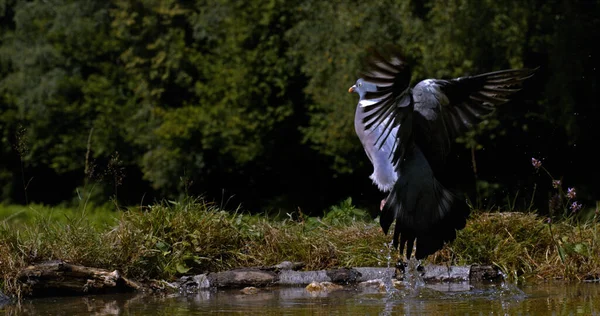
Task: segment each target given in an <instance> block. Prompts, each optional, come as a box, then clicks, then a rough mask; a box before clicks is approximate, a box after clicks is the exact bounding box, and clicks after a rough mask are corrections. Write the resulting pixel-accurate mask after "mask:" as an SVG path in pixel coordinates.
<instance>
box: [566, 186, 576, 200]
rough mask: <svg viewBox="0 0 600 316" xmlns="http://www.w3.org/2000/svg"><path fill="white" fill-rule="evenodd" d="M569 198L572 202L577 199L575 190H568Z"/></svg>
mask: <svg viewBox="0 0 600 316" xmlns="http://www.w3.org/2000/svg"><path fill="white" fill-rule="evenodd" d="M567 197H568V198H569V199H571V200H572V199H574V198H575V197H577V192H575V188H569V189H568V190H567Z"/></svg>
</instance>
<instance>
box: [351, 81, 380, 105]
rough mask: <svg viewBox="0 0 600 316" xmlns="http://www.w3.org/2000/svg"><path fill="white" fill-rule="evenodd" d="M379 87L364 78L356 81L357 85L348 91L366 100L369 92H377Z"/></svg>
mask: <svg viewBox="0 0 600 316" xmlns="http://www.w3.org/2000/svg"><path fill="white" fill-rule="evenodd" d="M376 91H377V85H375V84H374V83H372V82H368V81H365V80H364V79H363V78H359V79H358V80H356V83H355V84H354V85H353V86H352V87H350V88H349V89H348V92H356V93H358V95H359V97H360V99H361V100H362V99H364V97H365V95H366V94H367V92H376Z"/></svg>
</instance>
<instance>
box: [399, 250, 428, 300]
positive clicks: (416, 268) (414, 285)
mask: <svg viewBox="0 0 600 316" xmlns="http://www.w3.org/2000/svg"><path fill="white" fill-rule="evenodd" d="M422 271H423V269H422V267H421V260H417V259H415V257H412V258H410V260H408V263H407V264H406V268H405V271H404V283H405V285H406V287H407V288H408V289H409V290H410V291H411V294H412V296H416V295H418V294H419V290H420V289H421V288H422V287H424V286H425V280H424V279H423V273H422Z"/></svg>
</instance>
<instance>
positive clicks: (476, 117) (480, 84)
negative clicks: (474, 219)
mask: <svg viewBox="0 0 600 316" xmlns="http://www.w3.org/2000/svg"><path fill="white" fill-rule="evenodd" d="M536 70H537V68H536V69H527V68H524V69H507V70H500V71H495V72H489V73H484V74H479V75H473V76H465V77H460V78H454V79H425V80H422V81H420V82H418V83H417V84H416V85H415V86H414V87H412V88H411V87H410V81H411V70H410V67H409V65H408V63H407V62H406V61H405V58H404V57H403V56H402V54H401V53H400V50H399V49H397V48H394V49H392V50H388V51H387V52H385V53H384V52H378V51H371V56H370V57H369V58H368V59H367V62H366V65H365V69H364V70H363V71H362V73H361V75H360V78H359V79H358V80H357V81H356V83H355V84H354V85H353V86H351V87H350V88H349V89H348V91H349V92H355V93H358V95H359V102H358V105H357V107H356V113H355V119H354V127H355V130H356V134H357V136H358V138H359V139H360V141H361V143H362V145H363V147H364V149H365V152H366V154H367V156H368V158H369V160H370V161H371V163H372V164H373V169H374V170H373V174H372V175H371V176H370V178H371V179H372V180H373V183H374V184H375V185H377V187H378V188H379V190H380V191H382V192H384V193H385V194H387V197H386V198H385V199H384V200H382V202H381V214H380V225H381V228H382V229H383V232H384V233H385V234H387V233H388V230H389V228H390V226H391V224H392V223H393V222H394V220H395V221H396V226H395V229H394V235H393V240H392V241H393V246H394V248H396V249H397V248H398V246H400V254H401V255H403V253H404V249H405V247H406V258H407V260H410V258H411V255H412V250H413V246H414V244H415V242H416V250H415V258H416V259H417V260H421V259H424V258H425V257H427V256H428V255H431V254H433V253H435V252H436V251H438V250H440V249H441V248H442V247H443V245H444V243H445V242H450V241H453V240H454V239H455V238H456V231H457V230H460V229H462V228H464V227H465V225H466V220H467V217H468V216H469V213H470V208H469V206H468V205H467V203H466V201H465V199H464V197H463V196H461V195H460V194H459V193H458V192H456V191H455V190H454V189H451V188H450V187H452V183H448V181H447V179H444V180H445V183H444V184H443V183H442V182H440V181H441V179H440V174H443V173H444V171H445V170H444V168H445V167H447V166H446V160H447V159H446V158H447V157H448V155H449V153H450V152H451V150H452V146H453V145H454V140H455V139H456V137H458V136H460V135H462V134H463V133H464V132H465V131H467V130H469V129H470V128H472V127H473V126H475V125H476V124H478V123H479V122H480V121H482V120H483V119H484V118H485V116H486V115H488V114H490V113H492V112H493V111H494V109H495V108H496V107H497V106H499V105H501V104H504V103H506V102H508V101H509V100H510V97H511V96H513V95H514V93H516V92H518V91H520V90H521V89H522V85H523V82H524V81H525V80H526V79H528V78H530V77H532V76H533V74H534V73H535V71H536Z"/></svg>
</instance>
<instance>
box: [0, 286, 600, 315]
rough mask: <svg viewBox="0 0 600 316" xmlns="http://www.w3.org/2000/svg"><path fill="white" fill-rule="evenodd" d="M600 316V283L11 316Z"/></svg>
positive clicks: (5, 310) (130, 305)
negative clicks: (225, 315) (244, 315)
mask: <svg viewBox="0 0 600 316" xmlns="http://www.w3.org/2000/svg"><path fill="white" fill-rule="evenodd" d="M207 313H222V314H248V315H255V314H260V315H308V314H310V315H423V314H427V315H465V314H469V315H491V314H493V315H498V314H500V315H551V314H554V315H575V314H579V315H600V284H572V285H564V284H544V285H532V286H525V287H522V288H517V287H516V286H514V285H508V284H498V285H489V286H478V287H472V286H469V285H468V284H428V285H426V286H421V287H417V288H411V287H406V288H404V289H399V290H398V291H395V292H393V293H389V294H388V293H380V292H379V291H378V290H377V288H375V287H374V288H358V287H357V288H346V289H344V290H338V291H332V292H329V293H327V292H319V293H308V292H307V291H306V290H305V289H304V288H302V287H298V288H270V289H261V291H259V292H258V293H257V294H252V295H245V294H241V292H240V291H239V290H226V291H225V290H218V291H217V290H214V291H204V292H200V293H198V294H194V295H187V296H182V295H175V294H173V295H156V294H153V295H150V294H145V295H144V294H122V295H96V296H86V297H70V298H44V299H35V300H28V301H25V302H23V303H22V304H20V305H10V306H4V307H2V308H0V314H4V315H204V314H207Z"/></svg>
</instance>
